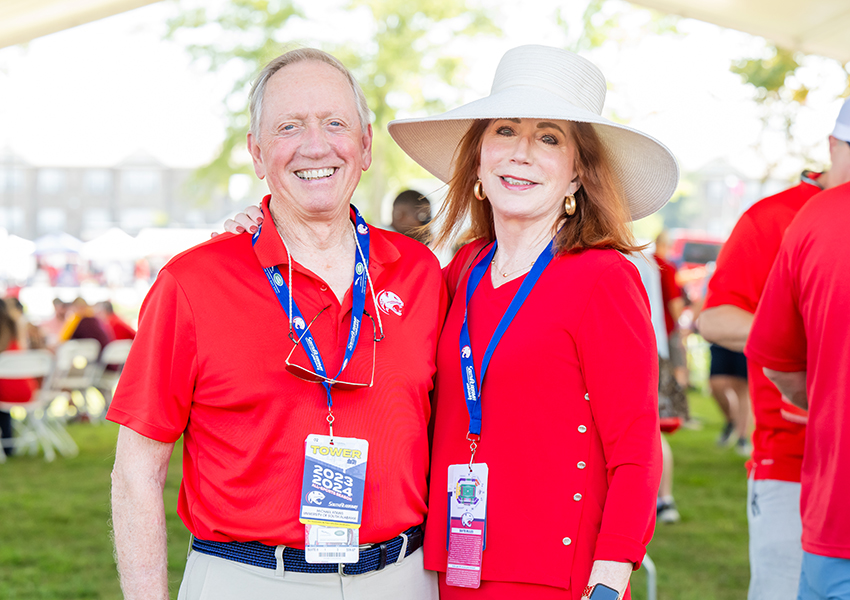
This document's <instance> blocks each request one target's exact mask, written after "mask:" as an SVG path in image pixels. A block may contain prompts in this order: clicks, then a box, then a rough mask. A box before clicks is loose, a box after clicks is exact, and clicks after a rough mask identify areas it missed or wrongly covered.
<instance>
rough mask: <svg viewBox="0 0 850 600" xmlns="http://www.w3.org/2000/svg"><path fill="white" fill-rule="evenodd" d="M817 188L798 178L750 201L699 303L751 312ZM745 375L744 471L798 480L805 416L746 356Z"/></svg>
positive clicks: (803, 442) (762, 477)
mask: <svg viewBox="0 0 850 600" xmlns="http://www.w3.org/2000/svg"><path fill="white" fill-rule="evenodd" d="M818 175H819V174H815V176H818ZM819 191H820V188H819V187H817V186H816V185H813V184H811V183H803V182H801V183H799V184H798V185H796V186H794V187H792V188H790V189H787V190H785V191H783V192H780V193H778V194H775V195H773V196H770V197H768V198H764V199H763V200H760V201H759V202H756V203H755V204H754V205H753V206H751V207H750V208H749V210H747V211H746V212H745V213H744V214H743V215H741V218H740V219H739V220H738V223H737V224H736V225H735V228H734V229H733V230H732V233H731V234H730V236H729V239H728V240H727V241H726V243H725V244H724V245H723V248H722V249H721V250H720V255H719V256H718V257H717V270H716V271H715V272H714V275H713V276H712V277H711V279H710V280H709V282H708V295H707V297H706V301H705V308H712V307H714V306H720V305H723V304H729V305H731V306H737V307H738V308H741V309H743V310H745V311H747V312H750V313H755V312H756V307H757V306H758V303H759V300H760V299H761V295H762V290H763V289H764V284H765V282H766V281H767V275H768V273H770V268H771V267H772V266H773V261H774V260H775V258H776V254H777V252H779V245H780V243H781V242H782V236H783V235H784V234H785V230H786V229H787V228H788V225H790V224H791V221H792V220H793V219H794V216H795V215H796V214H797V212H798V211H799V210H800V208H801V207H802V206H803V205H804V204H805V203H806V202H808V200H809V198H811V197H812V196H814V195H815V194H816V193H818V192H819ZM747 374H748V377H747V379H748V381H749V388H750V398H751V399H752V406H753V413H754V416H755V430H754V432H753V454H752V458H751V459H750V460H749V461H748V462H747V470H748V472H749V473H750V475H751V476H752V477H753V478H754V479H778V480H781V481H800V468H801V467H802V464H803V445H804V444H805V435H806V427H805V417H802V416H801V411H800V410H799V409H797V408H795V407H794V406H791V405H790V404H788V403H787V402H783V400H782V394H780V393H779V390H777V389H776V386H774V385H773V384H772V383H771V382H770V380H768V378H767V377H765V376H764V372H763V371H762V365H761V364H759V363H758V362H757V361H755V360H753V359H752V358H751V357H747Z"/></svg>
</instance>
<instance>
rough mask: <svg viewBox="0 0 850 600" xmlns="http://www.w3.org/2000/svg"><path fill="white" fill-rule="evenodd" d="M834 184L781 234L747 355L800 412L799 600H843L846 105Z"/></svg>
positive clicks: (849, 190) (846, 539)
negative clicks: (803, 422) (803, 421)
mask: <svg viewBox="0 0 850 600" xmlns="http://www.w3.org/2000/svg"><path fill="white" fill-rule="evenodd" d="M829 144H830V156H831V159H832V167H831V170H830V173H829V175H830V180H831V183H832V184H833V185H834V186H835V187H832V188H831V189H829V190H827V191H824V192H821V193H819V194H817V195H816V196H815V197H814V198H812V199H811V200H810V201H809V202H808V203H807V204H806V205H805V206H804V207H803V208H802V209H801V210H800V211H799V213H798V214H797V217H796V218H795V219H794V221H793V223H791V225H790V226H789V227H788V229H787V231H786V233H785V238H784V240H783V242H782V245H781V247H780V250H779V253H778V255H777V257H776V262H775V264H774V266H773V269H772V271H771V273H770V276H769V278H768V280H767V283H766V285H765V288H764V295H763V297H762V299H761V302H760V303H759V306H758V310H757V311H756V316H755V321H754V322H753V324H752V330H751V331H750V335H749V339H748V341H747V345H746V354H747V357H748V358H749V359H751V360H752V361H754V362H756V363H758V364H759V365H763V366H764V372H765V374H766V375H767V376H768V378H769V379H770V380H771V381H773V383H774V384H776V386H777V387H778V388H779V391H780V392H782V394H783V395H784V397H785V398H786V399H787V400H786V401H787V402H793V403H794V404H795V405H797V406H798V407H800V408H803V409H808V410H809V416H808V425H807V429H808V431H807V434H806V438H805V451H804V453H803V462H802V471H801V502H800V507H801V510H802V548H803V558H802V570H801V576H800V583H799V593H798V596H797V597H798V598H800V599H802V600H809V599H824V600H826V599H827V598H828V599H830V600H833V599H850V512H848V510H847V506H848V504H847V498H848V496H850V479H848V477H847V474H848V473H850V451H848V449H847V447H846V441H847V439H848V436H850V378H849V377H850V370H848V365H850V330H848V326H847V312H848V310H850V278H848V277H847V265H848V264H850V249H848V245H847V240H846V237H847V231H848V228H850V183H848V182H850V102H845V104H844V106H843V107H842V110H841V114H840V116H839V122H838V123H837V124H836V127H835V130H834V131H833V133H832V136H830V139H829Z"/></svg>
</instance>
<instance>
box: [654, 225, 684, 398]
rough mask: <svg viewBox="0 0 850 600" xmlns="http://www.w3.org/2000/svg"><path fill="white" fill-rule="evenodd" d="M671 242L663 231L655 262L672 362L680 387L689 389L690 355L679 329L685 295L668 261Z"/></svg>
mask: <svg viewBox="0 0 850 600" xmlns="http://www.w3.org/2000/svg"><path fill="white" fill-rule="evenodd" d="M669 251H670V242H669V239H668V237H667V232H666V231H662V232H661V233H659V234H658V236H657V237H656V238H655V254H653V258H655V262H657V263H658V270H659V273H660V275H661V295H662V298H663V301H664V322H665V324H666V326H667V339H668V340H669V347H670V361H671V362H672V363H673V372H674V373H675V376H676V381H678V382H679V385H680V386H682V387H683V388H685V389H687V387H688V380H689V376H688V355H687V352H686V351H685V340H684V336H683V335H682V331H681V329H680V328H679V317H681V316H682V311H684V310H685V300H686V299H685V293H684V291H683V290H682V287H681V286H680V285H679V284H678V282H677V281H676V271H677V269H676V265H674V264H673V263H672V262H670V261H669V260H667V257H668V253H669Z"/></svg>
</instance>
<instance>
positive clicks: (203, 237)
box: [136, 227, 215, 258]
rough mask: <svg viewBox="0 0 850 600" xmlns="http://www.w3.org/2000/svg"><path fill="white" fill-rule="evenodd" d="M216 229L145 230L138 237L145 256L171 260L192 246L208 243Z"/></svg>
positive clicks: (152, 228) (151, 228) (137, 239)
mask: <svg viewBox="0 0 850 600" xmlns="http://www.w3.org/2000/svg"><path fill="white" fill-rule="evenodd" d="M214 231H215V230H214V229H178V228H154V227H150V228H145V229H142V230H141V231H140V232H139V235H137V236H136V241H137V242H138V244H139V249H140V251H141V252H142V255H143V256H160V257H166V258H171V257H172V256H174V255H176V254H180V253H181V252H183V251H184V250H188V249H189V248H191V247H192V246H195V245H197V244H200V243H201V242H206V241H207V240H209V239H210V236H211V235H212V233H213V232H214Z"/></svg>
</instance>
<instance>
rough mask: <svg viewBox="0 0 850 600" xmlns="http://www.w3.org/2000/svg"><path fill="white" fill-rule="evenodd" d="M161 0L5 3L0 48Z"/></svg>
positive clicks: (23, 0)
mask: <svg viewBox="0 0 850 600" xmlns="http://www.w3.org/2000/svg"><path fill="white" fill-rule="evenodd" d="M158 1H159V0H3V1H2V2H0V48H5V47H6V46H13V45H15V44H23V43H25V42H28V41H30V40H32V39H34V38H37V37H41V36H43V35H47V34H50V33H55V32H57V31H62V30H63V29H70V28H71V27H76V26H77V25H82V24H83V23H88V22H90V21H96V20H98V19H103V18H104V17H110V16H112V15H116V14H118V13H121V12H125V11H128V10H132V9H134V8H139V7H140V6H145V5H146V4H153V3H154V2H158Z"/></svg>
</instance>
